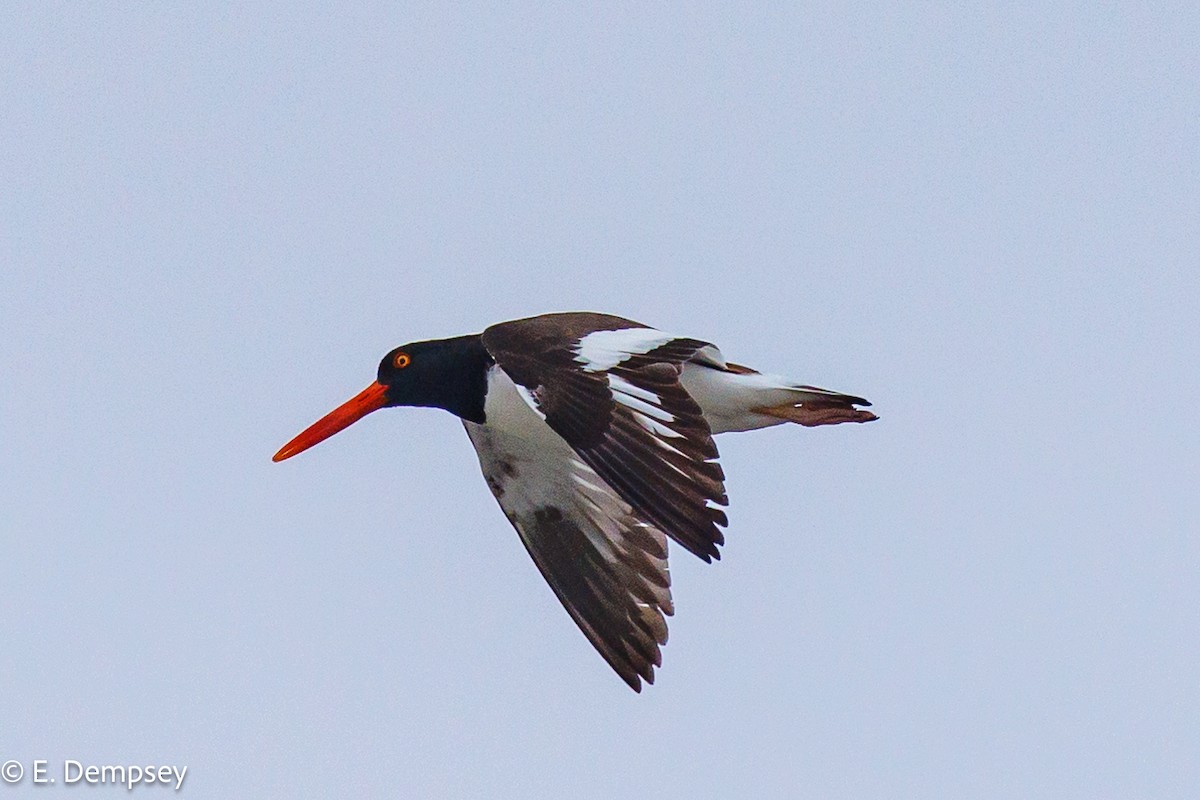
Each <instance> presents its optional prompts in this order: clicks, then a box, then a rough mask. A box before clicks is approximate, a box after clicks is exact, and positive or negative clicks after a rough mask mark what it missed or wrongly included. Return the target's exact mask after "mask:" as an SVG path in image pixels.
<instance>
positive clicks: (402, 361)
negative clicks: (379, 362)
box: [392, 353, 412, 369]
mask: <svg viewBox="0 0 1200 800" xmlns="http://www.w3.org/2000/svg"><path fill="white" fill-rule="evenodd" d="M411 363H412V356H410V355H409V354H408V353H396V355H394V356H392V366H393V367H395V368H396V369H404V368H405V367H407V366H408V365H409V364H411Z"/></svg>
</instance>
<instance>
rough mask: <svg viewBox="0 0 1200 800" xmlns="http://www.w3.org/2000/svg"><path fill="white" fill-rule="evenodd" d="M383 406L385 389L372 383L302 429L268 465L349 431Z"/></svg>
mask: <svg viewBox="0 0 1200 800" xmlns="http://www.w3.org/2000/svg"><path fill="white" fill-rule="evenodd" d="M386 404H387V387H386V386H384V385H383V384H381V383H379V382H375V383H372V384H371V385H370V386H368V387H367V388H365V389H363V390H362V391H361V392H359V393H358V394H356V395H354V397H351V398H350V399H349V400H347V401H346V402H344V403H342V404H341V405H340V406H338V407H337V408H335V409H334V410H333V411H330V412H329V413H328V414H326V415H325V416H323V417H321V418H320V419H319V420H317V421H316V422H314V423H313V424H312V425H309V426H308V427H307V428H305V429H304V432H303V433H301V434H300V435H299V436H297V437H296V438H295V439H292V440H291V441H290V442H288V443H287V444H285V445H284V446H283V447H282V448H281V449H280V450H279V452H278V453H276V454H275V456H274V457H273V458H272V459H271V460H272V461H283V460H284V459H285V458H291V457H292V456H294V455H296V454H297V453H302V452H304V451H305V450H307V449H308V448H310V447H312V446H313V445H314V444H318V443H320V442H323V441H325V440H326V439H328V438H329V437H330V436H333V435H334V434H335V433H337V432H338V431H340V430H344V429H345V428H348V427H350V426H351V425H353V424H354V423H356V422H358V421H359V420H360V419H362V418H363V417H365V416H366V415H367V414H370V413H371V412H372V411H378V410H379V409H381V408H383V407H384V405H386Z"/></svg>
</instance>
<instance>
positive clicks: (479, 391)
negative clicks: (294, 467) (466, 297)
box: [274, 334, 492, 461]
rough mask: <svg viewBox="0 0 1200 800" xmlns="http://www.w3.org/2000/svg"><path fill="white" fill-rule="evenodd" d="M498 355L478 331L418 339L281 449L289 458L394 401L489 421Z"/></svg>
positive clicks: (280, 458) (396, 352) (389, 356)
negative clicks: (490, 381) (490, 378)
mask: <svg viewBox="0 0 1200 800" xmlns="http://www.w3.org/2000/svg"><path fill="white" fill-rule="evenodd" d="M491 364H492V358H491V356H489V355H488V353H487V350H486V349H484V346H483V341H482V340H481V339H480V337H479V335H478V334H475V335H473V336H456V337H455V338H453V339H437V340H434V341H429V342H413V343H412V344H406V345H404V346H403V347H397V348H396V349H395V350H393V351H391V352H390V353H388V354H387V355H386V356H384V357H383V361H381V362H380V363H379V372H378V374H377V379H376V381H375V382H374V383H372V384H371V385H370V386H368V387H367V388H366V389H363V390H362V391H361V392H359V393H358V394H357V395H355V396H354V397H352V398H350V399H349V400H347V401H346V402H345V403H342V404H341V405H340V406H338V407H337V408H335V409H334V410H333V411H330V412H329V413H328V414H326V415H325V416H324V417H322V418H321V419H319V420H317V421H316V422H314V423H313V424H312V425H310V426H308V428H306V429H305V430H304V431H303V432H302V433H301V434H300V435H299V436H297V437H296V438H295V439H292V441H290V442H288V443H287V444H286V445H284V446H283V448H282V449H281V450H280V451H279V452H278V453H276V454H275V458H274V460H275V461H283V460H284V459H285V458H291V457H292V456H294V455H296V454H297V453H299V452H301V451H303V450H307V449H308V448H310V447H312V446H313V445H314V444H317V443H318V442H321V441H324V440H325V439H328V438H329V437H330V436H332V435H333V434H335V433H337V432H338V431H340V430H342V429H344V428H346V427H349V426H350V425H352V424H354V423H355V422H357V421H358V420H360V419H362V418H363V417H365V416H366V415H367V414H370V413H371V412H372V411H378V410H379V409H381V408H386V407H388V406H432V407H435V408H444V409H446V410H447V411H449V412H451V413H454V414H457V415H458V416H460V417H462V418H463V419H465V420H470V421H471V422H483V421H484V413H483V401H484V398H485V396H486V395H487V371H488V367H489V366H490V365H491Z"/></svg>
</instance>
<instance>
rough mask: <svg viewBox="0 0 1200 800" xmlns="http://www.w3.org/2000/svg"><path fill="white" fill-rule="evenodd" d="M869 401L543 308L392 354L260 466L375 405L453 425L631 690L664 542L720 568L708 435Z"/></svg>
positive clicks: (684, 342)
mask: <svg viewBox="0 0 1200 800" xmlns="http://www.w3.org/2000/svg"><path fill="white" fill-rule="evenodd" d="M868 405H870V403H868V402H867V401H866V400H864V399H862V398H861V397H854V396H852V395H846V394H839V393H837V392H831V391H828V390H827V389H818V388H816V387H815V386H805V385H802V384H798V383H795V382H794V381H791V380H789V379H787V378H782V377H779V376H777V375H766V374H763V373H760V372H758V371H756V370H753V369H750V368H748V367H743V366H739V365H737V364H732V363H730V362H727V361H726V360H725V359H724V357H723V356H722V355H721V351H720V350H718V349H717V348H716V347H715V346H713V345H711V344H709V343H708V342H703V341H700V340H698V339H689V338H687V337H682V336H675V335H673V334H670V333H664V332H662V331H659V330H655V329H654V328H650V327H648V326H646V325H642V324H641V323H638V322H633V321H631V320H627V319H622V318H621V317H614V316H609V315H607V314H593V313H565V314H544V315H542V316H538V317H530V318H529V319H520V320H515V321H513V322H502V323H500V324H498V325H493V326H491V327H490V328H488V329H487V330H485V331H484V332H483V333H482V334H473V335H470V336H457V337H454V338H452V339H438V340H435V341H427V342H413V343H412V344H407V345H404V346H403V347H398V348H396V349H395V350H392V351H391V352H390V353H388V354H387V355H386V356H384V358H383V361H382V362H381V363H380V365H379V373H378V377H377V379H376V381H375V382H374V383H372V384H371V385H370V386H368V387H367V388H366V389H364V390H363V391H362V392H360V393H359V394H358V395H357V396H355V397H353V398H352V399H350V400H348V401H347V402H346V403H344V404H343V405H341V406H340V407H338V408H337V409H335V410H334V411H332V412H330V413H329V414H327V415H326V416H325V417H323V418H322V419H320V420H318V421H317V422H315V423H313V425H311V426H310V427H309V428H308V429H307V430H305V431H304V432H303V433H301V434H300V435H299V436H297V437H296V438H295V439H293V440H292V441H290V442H288V443H287V444H286V445H284V447H283V449H281V450H280V451H279V452H278V453H276V454H275V458H274V460H275V461H283V460H284V459H285V458H291V457H292V456H294V455H296V454H297V453H299V452H301V451H303V450H306V449H308V448H309V447H312V446H313V445H315V444H317V443H318V442H320V441H322V440H324V439H326V438H328V437H329V436H332V435H333V434H335V433H337V432H338V431H340V430H342V429H343V428H345V427H347V426H349V425H350V424H352V423H354V422H355V421H357V420H359V419H361V418H363V417H364V416H366V415H367V414H369V413H371V412H372V411H376V410H378V409H380V408H385V407H387V406H434V407H437V408H444V409H446V410H447V411H450V412H451V413H453V414H456V415H458V416H459V417H460V418H462V421H463V425H464V426H465V427H466V429H467V436H469V437H470V439H471V443H472V444H473V445H475V450H476V451H477V452H478V454H479V463H480V466H481V467H482V468H483V477H484V480H485V481H486V482H487V485H488V488H490V489H491V490H492V494H493V495H495V496H496V500H497V501H498V502H499V503H500V507H501V508H502V509H503V510H504V513H505V515H506V516H507V517H508V520H509V522H511V523H512V525H513V527H514V528H516V529H517V533H518V534H519V535H520V537H521V541H522V542H523V543H524V544H525V548H526V549H527V550H528V551H529V555H530V556H532V557H533V561H534V563H536V564H537V567H538V569H539V570H541V573H542V575H543V577H545V579H546V581H547V582H548V583H549V584H550V587H551V588H552V589H554V593H555V594H557V595H558V599H559V600H560V601H561V602H562V604H563V606H564V607H565V608H566V609H567V612H568V613H569V614H570V615H571V618H572V619H574V620H575V623H576V624H577V625H578V626H579V627H580V629H581V630H582V631H583V633H584V635H585V636H587V638H588V640H589V641H590V642H591V643H592V645H593V646H594V647H595V648H596V649H597V650H598V651H599V652H600V655H602V656H603V657H604V659H605V660H606V661H607V662H608V663H609V665H610V666H612V668H613V669H614V670H616V672H617V674H618V675H620V676H621V678H622V679H623V680H624V681H625V682H626V683H627V684H629V686H630V687H631V688H633V690H634V691H641V687H642V683H641V682H642V681H643V680H644V681H646V682H647V683H653V682H654V668H655V667H657V666H661V665H662V653H661V651H660V649H659V646H660V645H663V644H666V641H667V623H666V619H665V617H667V616H670V615H671V614H672V613H674V608H673V607H672V604H671V590H670V585H671V581H670V577H669V574H668V571H667V539H668V538H670V539H674V540H675V541H676V542H677V543H678V544H680V545H681V546H682V547H684V548H685V549H687V550H688V551H690V552H692V553H694V554H696V555H697V556H699V557H700V558H702V559H704V560H705V561H711V560H712V559H714V558H720V552H719V551H718V550H717V546H718V545H721V544H724V542H725V537H724V536H723V535H722V533H721V530H720V529H721V527H724V526H726V525H728V520H727V518H726V516H725V512H724V511H723V510H722V507H724V506H727V505H728V504H729V499H728V498H727V497H726V495H725V487H724V483H723V481H724V478H725V475H724V473H723V472H722V470H721V465H720V464H719V463H718V462H717V447H716V444H714V442H713V434H716V433H725V432H727V431H746V430H753V429H755V428H766V427H769V426H771V425H780V424H783V423H785V422H795V423H799V424H800V425H808V426H814V425H832V424H836V423H839V422H869V421H871V420H873V419H876V416H875V415H874V414H872V413H871V412H869V411H863V410H861V409H859V408H855V406H868Z"/></svg>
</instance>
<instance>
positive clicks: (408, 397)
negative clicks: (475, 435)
mask: <svg viewBox="0 0 1200 800" xmlns="http://www.w3.org/2000/svg"><path fill="white" fill-rule="evenodd" d="M490 363H491V358H490V357H489V356H488V355H487V351H486V350H484V348H483V344H482V342H481V341H480V339H479V337H478V336H458V337H455V338H453V339H435V340H433V341H429V342H413V343H411V344H406V345H403V346H401V347H397V348H396V349H395V350H392V351H391V352H390V353H388V354H387V355H386V356H384V357H383V360H382V361H380V362H379V372H378V375H377V377H376V380H377V381H378V382H379V384H380V385H382V386H383V387H385V397H386V398H387V401H386V403H385V404H386V405H389V406H432V407H435V408H444V409H446V410H447V411H450V412H453V413H455V414H457V415H458V416H460V417H462V418H463V419H469V420H471V421H472V422H483V398H484V395H485V394H486V391H487V390H486V387H485V380H486V374H487V368H488V365H489V364H490Z"/></svg>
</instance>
